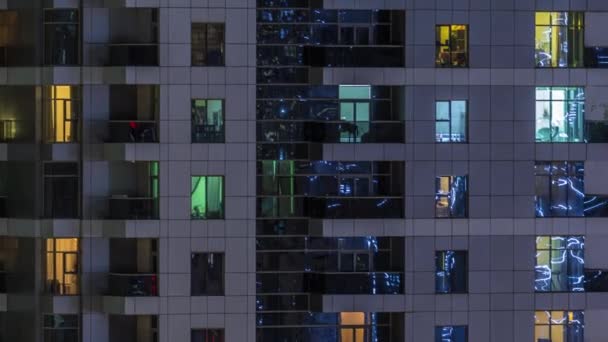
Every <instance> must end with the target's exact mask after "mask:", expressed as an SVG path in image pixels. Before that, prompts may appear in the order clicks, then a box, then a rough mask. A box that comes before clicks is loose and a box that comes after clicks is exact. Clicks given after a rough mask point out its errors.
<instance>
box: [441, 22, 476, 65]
mask: <svg viewBox="0 0 608 342" xmlns="http://www.w3.org/2000/svg"><path fill="white" fill-rule="evenodd" d="M435 34H436V37H435V39H436V42H435V45H436V56H435V66H438V67H467V66H468V65H469V27H468V26H467V25H437V26H436V27H435Z"/></svg>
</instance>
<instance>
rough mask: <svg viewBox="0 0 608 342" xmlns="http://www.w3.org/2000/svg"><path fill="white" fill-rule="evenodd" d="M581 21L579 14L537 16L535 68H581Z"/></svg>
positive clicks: (582, 34)
mask: <svg viewBox="0 0 608 342" xmlns="http://www.w3.org/2000/svg"><path fill="white" fill-rule="evenodd" d="M584 19H585V15H584V13H582V12H537V13H536V29H535V41H534V45H535V56H536V66H537V67H540V68H568V67H582V66H583V63H584V60H583V51H584V49H585V47H584V37H585V35H584V27H585V23H584Z"/></svg>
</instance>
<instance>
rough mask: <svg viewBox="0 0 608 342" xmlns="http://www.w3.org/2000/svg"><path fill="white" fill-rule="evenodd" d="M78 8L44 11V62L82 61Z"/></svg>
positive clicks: (63, 63) (72, 63)
mask: <svg viewBox="0 0 608 342" xmlns="http://www.w3.org/2000/svg"><path fill="white" fill-rule="evenodd" d="M78 41H79V25H78V10H75V9H46V10H45V11H44V44H45V46H44V47H45V51H44V64H46V65H76V64H78V63H79V61H80V58H79V57H80V53H79V42H78Z"/></svg>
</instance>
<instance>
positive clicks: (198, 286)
mask: <svg viewBox="0 0 608 342" xmlns="http://www.w3.org/2000/svg"><path fill="white" fill-rule="evenodd" d="M191 259H192V260H191V261H190V276H191V286H190V289H191V295H192V296H223V295H224V254H222V253H192V258H191Z"/></svg>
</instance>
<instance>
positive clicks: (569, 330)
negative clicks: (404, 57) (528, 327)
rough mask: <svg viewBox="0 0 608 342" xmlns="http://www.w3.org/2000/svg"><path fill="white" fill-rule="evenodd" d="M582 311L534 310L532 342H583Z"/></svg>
mask: <svg viewBox="0 0 608 342" xmlns="http://www.w3.org/2000/svg"><path fill="white" fill-rule="evenodd" d="M584 330H585V312H584V311H536V312H535V314H534V342H551V341H560V342H584V341H585V336H584Z"/></svg>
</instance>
